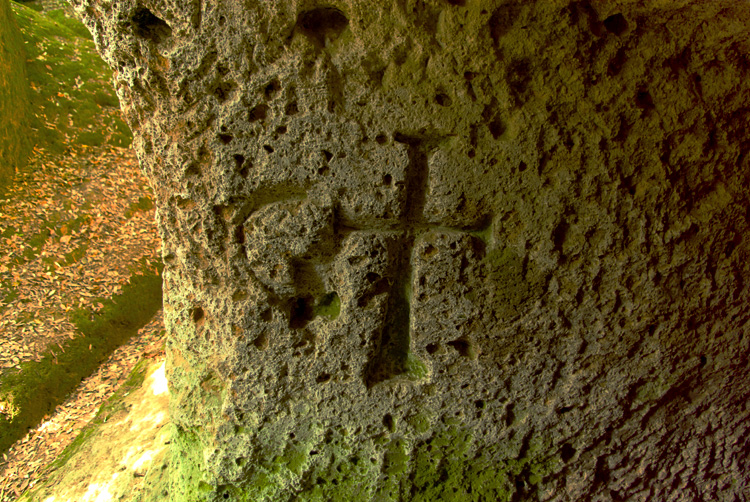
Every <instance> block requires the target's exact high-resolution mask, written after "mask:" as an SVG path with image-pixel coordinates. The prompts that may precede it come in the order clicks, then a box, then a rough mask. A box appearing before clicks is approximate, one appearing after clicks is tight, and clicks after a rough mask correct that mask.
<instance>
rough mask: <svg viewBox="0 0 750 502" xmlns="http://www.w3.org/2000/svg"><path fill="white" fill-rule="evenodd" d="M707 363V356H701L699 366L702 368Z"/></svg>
mask: <svg viewBox="0 0 750 502" xmlns="http://www.w3.org/2000/svg"><path fill="white" fill-rule="evenodd" d="M707 363H708V358H706V356H701V368H703V367H704V366H705V365H706V364H707Z"/></svg>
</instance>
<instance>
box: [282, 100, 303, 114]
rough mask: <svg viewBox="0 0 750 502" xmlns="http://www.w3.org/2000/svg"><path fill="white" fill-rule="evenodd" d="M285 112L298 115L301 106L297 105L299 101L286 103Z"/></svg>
mask: <svg viewBox="0 0 750 502" xmlns="http://www.w3.org/2000/svg"><path fill="white" fill-rule="evenodd" d="M284 113H286V114H287V115H297V113H299V108H298V107H297V102H296V101H295V102H293V103H289V104H288V105H286V108H285V109H284Z"/></svg>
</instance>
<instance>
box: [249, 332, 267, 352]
mask: <svg viewBox="0 0 750 502" xmlns="http://www.w3.org/2000/svg"><path fill="white" fill-rule="evenodd" d="M268 344H269V340H268V335H266V334H265V333H261V334H260V335H259V336H258V338H256V339H255V340H253V345H255V348H256V349H258V350H266V349H267V348H268Z"/></svg>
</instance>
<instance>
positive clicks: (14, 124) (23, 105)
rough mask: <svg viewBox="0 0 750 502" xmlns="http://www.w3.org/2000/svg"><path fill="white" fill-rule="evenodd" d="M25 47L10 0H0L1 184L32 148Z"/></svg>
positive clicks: (8, 180)
mask: <svg viewBox="0 0 750 502" xmlns="http://www.w3.org/2000/svg"><path fill="white" fill-rule="evenodd" d="M28 87H29V82H28V80H27V78H26V51H25V50H24V44H23V39H22V37H21V32H20V31H19V29H18V25H17V24H16V20H15V16H14V15H13V11H12V10H11V8H10V2H9V0H0V187H1V186H3V185H6V184H7V183H9V182H10V180H11V179H12V178H13V175H14V173H15V171H16V170H18V169H19V168H21V167H23V166H24V165H25V163H26V158H27V156H28V154H29V151H30V150H31V147H32V146H33V145H32V142H31V141H30V140H29V121H30V119H31V106H30V103H29V96H28Z"/></svg>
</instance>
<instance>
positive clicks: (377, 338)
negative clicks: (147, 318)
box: [71, 0, 750, 501]
mask: <svg viewBox="0 0 750 502" xmlns="http://www.w3.org/2000/svg"><path fill="white" fill-rule="evenodd" d="M71 1H72V3H73V4H74V5H75V6H76V7H77V8H78V10H79V12H80V13H81V15H82V16H83V17H84V19H85V20H86V22H87V23H88V25H89V27H90V28H91V29H92V31H93V33H94V34H95V39H96V41H97V43H98V45H99V47H100V49H101V51H102V53H103V55H104V57H105V58H106V60H107V61H108V62H109V64H110V65H111V66H112V67H113V68H114V69H115V70H116V72H117V77H116V86H117V89H118V93H119V96H120V99H121V102H122V103H123V106H124V110H125V113H126V115H127V117H128V119H129V121H130V124H131V126H132V127H133V129H134V131H135V133H136V136H137V138H136V142H135V145H136V148H137V150H138V153H139V156H140V159H141V162H142V165H143V168H144V169H145V171H146V172H147V173H148V175H149V176H150V178H151V180H152V183H153V185H154V188H155V191H156V193H157V194H158V215H159V216H158V217H159V228H160V231H161V234H162V237H163V242H164V249H163V256H164V260H165V263H166V266H167V268H166V271H165V317H166V320H167V324H168V329H169V340H168V376H169V381H170V385H171V391H172V400H171V420H172V423H173V426H174V437H173V439H172V443H171V447H172V461H171V465H170V468H169V470H170V476H171V485H170V489H169V496H170V498H171V500H175V501H193V500H212V501H213V500H225V499H228V500H252V501H259V500H269V501H286V500H325V501H328V500H341V501H349V500H376V501H390V500H424V501H434V500H450V501H461V500H466V501H469V500H476V501H483V500H537V499H538V500H741V499H743V497H746V496H747V495H748V492H749V491H750V482H749V481H748V478H747V472H748V465H747V458H748V452H749V451H750V443H749V442H748V441H749V440H748V438H749V437H750V435H749V433H750V430H749V429H750V409H748V397H749V395H750V376H749V373H748V371H747V367H748V354H749V353H750V347H749V345H748V344H749V343H750V324H748V318H749V317H750V311H749V310H748V295H749V294H750V291H748V285H749V282H748V279H750V274H749V273H748V260H749V259H750V256H749V253H748V240H747V237H746V236H747V232H748V223H749V221H750V210H749V209H748V207H749V206H748V190H747V187H748V186H749V181H750V180H749V179H748V178H749V177H750V158H748V155H747V154H748V149H749V148H750V113H749V111H750V84H749V82H750V56H749V54H750V43H749V42H748V41H749V40H750V6H748V4H747V3H746V2H742V1H738V0H726V1H725V0H715V1H711V2H705V1H694V2H691V1H687V0H671V1H654V2H648V6H647V7H644V6H643V5H642V4H643V3H645V2H635V1H619V2H615V1H611V2H604V1H600V2H596V1H592V2H590V3H589V2H585V1H583V2H574V3H570V2H567V1H562V0H556V1H547V0H539V1H537V2H532V1H510V2H499V1H489V0H488V1H480V0H382V1H378V2H373V1H371V0H329V1H325V2H322V1H321V2H318V1H312V0H286V1H280V0H264V1H251V0H247V1H240V0H226V1H223V2H212V1H201V0H194V1H192V2H187V1H182V0H179V1H178V0H172V1H168V0H138V1H135V0H71ZM159 497H163V495H158V496H157V495H155V496H154V499H155V500H157V499H160V498H159Z"/></svg>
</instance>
